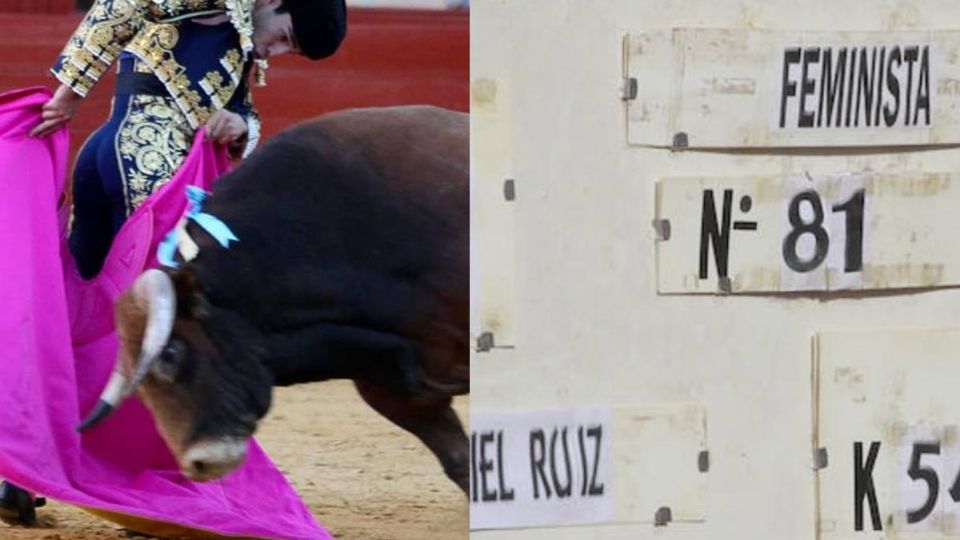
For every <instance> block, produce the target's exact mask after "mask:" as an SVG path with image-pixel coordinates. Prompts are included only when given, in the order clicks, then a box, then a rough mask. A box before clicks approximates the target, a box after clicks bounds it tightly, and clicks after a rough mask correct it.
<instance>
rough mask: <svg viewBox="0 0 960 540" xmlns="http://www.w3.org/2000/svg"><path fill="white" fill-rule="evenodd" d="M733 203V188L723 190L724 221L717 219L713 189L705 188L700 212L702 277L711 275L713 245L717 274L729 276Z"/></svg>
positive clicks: (705, 277)
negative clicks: (710, 263) (711, 248)
mask: <svg viewBox="0 0 960 540" xmlns="http://www.w3.org/2000/svg"><path fill="white" fill-rule="evenodd" d="M732 205H733V190H732V189H725V190H723V223H719V222H718V221H717V208H716V205H715V204H714V201H713V190H712V189H705V190H703V210H702V212H701V214H700V279H707V277H708V276H709V256H710V246H713V255H714V262H715V263H716V265H717V275H718V276H719V277H722V278H723V277H727V263H728V261H729V259H730V209H731V208H732Z"/></svg>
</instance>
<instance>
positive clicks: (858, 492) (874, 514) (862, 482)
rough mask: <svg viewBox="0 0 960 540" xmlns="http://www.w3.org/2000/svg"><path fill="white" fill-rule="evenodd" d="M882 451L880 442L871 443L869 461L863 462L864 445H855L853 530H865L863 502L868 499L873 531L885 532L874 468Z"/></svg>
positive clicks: (858, 442)
mask: <svg viewBox="0 0 960 540" xmlns="http://www.w3.org/2000/svg"><path fill="white" fill-rule="evenodd" d="M879 450H880V441H872V442H871V443H870V451H869V453H868V454H867V461H866V462H864V461H863V443H862V442H860V441H857V442H855V443H853V522H854V524H853V528H854V530H857V531H862V530H863V500H864V499H867V505H868V506H869V507H870V522H871V524H872V525H873V530H875V531H881V530H883V525H882V524H881V523H880V509H879V508H878V507H877V490H876V488H874V486H873V466H874V464H875V462H876V461H877V452H878V451H879Z"/></svg>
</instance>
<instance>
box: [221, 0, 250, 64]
mask: <svg viewBox="0 0 960 540" xmlns="http://www.w3.org/2000/svg"><path fill="white" fill-rule="evenodd" d="M253 2H254V0H226V7H227V13H229V14H230V22H231V23H232V24H233V27H234V28H236V29H237V33H238V34H240V49H242V50H243V54H244V56H246V55H247V54H249V53H250V51H252V50H253Z"/></svg>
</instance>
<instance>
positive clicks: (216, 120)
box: [207, 109, 247, 145]
mask: <svg viewBox="0 0 960 540" xmlns="http://www.w3.org/2000/svg"><path fill="white" fill-rule="evenodd" d="M246 136H247V122H246V121H244V119H243V117H242V116H240V115H239V114H237V113H235V112H231V111H228V110H226V109H220V110H219V111H217V112H215V113H213V116H211V117H210V120H208V121H207V138H208V139H210V140H212V141H215V142H218V143H220V144H227V145H229V144H232V143H236V142H239V141H241V140H243V139H244V138H246Z"/></svg>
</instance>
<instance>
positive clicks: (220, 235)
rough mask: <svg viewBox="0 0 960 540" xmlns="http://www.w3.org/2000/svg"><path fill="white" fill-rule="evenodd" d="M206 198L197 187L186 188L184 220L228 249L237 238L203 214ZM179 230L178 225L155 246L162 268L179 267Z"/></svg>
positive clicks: (215, 219) (221, 223)
mask: <svg viewBox="0 0 960 540" xmlns="http://www.w3.org/2000/svg"><path fill="white" fill-rule="evenodd" d="M206 198H207V192H206V191H204V190H202V189H200V188H198V187H197V186H187V202H188V204H187V211H186V213H185V214H184V219H189V220H191V221H193V222H194V223H196V224H197V225H199V226H200V227H201V228H203V230H205V231H207V233H209V234H210V236H212V237H213V238H214V240H216V241H217V242H218V243H219V244H220V245H221V246H223V247H225V248H229V247H230V242H231V241H234V242H236V241H239V239H238V238H237V236H236V235H235V234H233V231H232V230H230V227H228V226H227V224H226V223H224V222H223V221H221V220H220V219H219V218H218V217H216V216H214V215H212V214H207V213H206V212H203V201H204V200H205V199H206ZM180 230H181V227H180V225H179V224H178V225H177V226H176V227H174V228H173V230H171V231H170V232H168V233H167V235H166V236H165V237H164V238H163V241H162V242H160V245H159V246H157V261H159V262H160V264H162V265H163V266H167V267H170V268H176V267H178V266H180V264H179V263H178V262H177V260H176V258H175V256H176V253H177V248H178V246H179V244H180V238H179V231H180ZM183 234H187V233H186V230H185V229H184V230H183Z"/></svg>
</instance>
